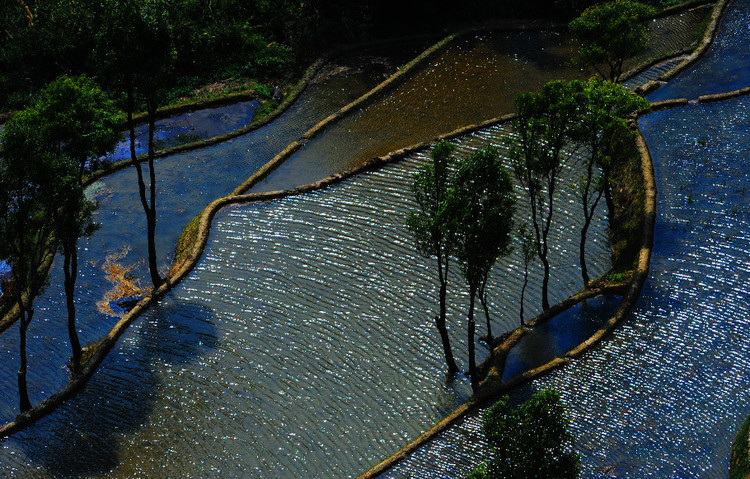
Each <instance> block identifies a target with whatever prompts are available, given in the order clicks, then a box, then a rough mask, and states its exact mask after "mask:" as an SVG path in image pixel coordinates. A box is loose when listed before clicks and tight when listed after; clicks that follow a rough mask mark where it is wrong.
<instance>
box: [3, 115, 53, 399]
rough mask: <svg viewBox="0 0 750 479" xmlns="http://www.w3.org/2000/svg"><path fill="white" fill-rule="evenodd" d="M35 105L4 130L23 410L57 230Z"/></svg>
mask: <svg viewBox="0 0 750 479" xmlns="http://www.w3.org/2000/svg"><path fill="white" fill-rule="evenodd" d="M38 126H39V122H38V121H37V115H36V111H34V109H33V108H30V109H27V110H24V111H22V112H20V113H18V114H17V115H16V116H14V117H13V118H12V119H11V120H9V121H8V123H7V124H6V125H5V129H4V130H3V132H2V135H0V140H1V143H2V146H3V154H2V156H0V259H1V260H3V261H6V262H7V263H8V264H9V265H10V266H11V277H10V288H9V294H10V297H11V299H12V300H13V302H14V303H16V304H18V306H19V308H20V314H21V316H20V318H19V326H20V328H19V331H20V340H19V355H20V366H19V369H18V395H19V400H20V409H21V412H25V411H28V410H29V409H31V401H30V400H29V393H28V387H27V384H26V371H27V361H26V332H27V330H28V328H29V325H30V324H31V320H32V318H33V316H34V299H35V298H36V296H37V295H38V294H39V293H40V292H41V290H42V288H43V286H44V285H45V283H46V281H47V275H46V273H47V271H46V269H45V268H42V265H43V264H44V263H45V261H46V260H47V259H48V258H47V255H48V254H52V253H51V251H53V248H52V246H53V245H54V231H53V227H52V225H53V221H52V217H51V216H52V215H51V210H50V209H49V208H47V205H48V204H49V202H48V199H49V197H50V185H52V184H53V182H54V177H53V175H52V168H51V165H52V164H53V160H54V157H53V156H52V155H49V154H48V153H46V152H45V151H44V150H43V149H41V148H40V144H39V142H37V141H36V139H37V138H39V129H38Z"/></svg>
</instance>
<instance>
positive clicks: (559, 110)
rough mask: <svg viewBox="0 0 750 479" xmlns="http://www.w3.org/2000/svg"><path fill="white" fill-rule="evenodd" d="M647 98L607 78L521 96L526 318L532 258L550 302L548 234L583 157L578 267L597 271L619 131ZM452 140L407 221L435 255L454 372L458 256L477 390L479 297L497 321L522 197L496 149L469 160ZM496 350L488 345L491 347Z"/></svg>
mask: <svg viewBox="0 0 750 479" xmlns="http://www.w3.org/2000/svg"><path fill="white" fill-rule="evenodd" d="M647 106H648V102H646V101H645V100H644V99H642V98H640V97H638V96H635V95H633V94H631V93H630V92H628V91H627V90H625V89H624V88H623V87H622V86H620V85H617V84H614V83H611V82H608V81H605V80H601V79H598V78H594V79H591V80H589V81H587V82H582V81H578V80H572V81H552V82H549V83H547V84H546V85H545V86H544V87H543V88H542V90H541V91H539V92H533V93H526V94H522V95H519V96H518V97H517V99H516V114H517V119H516V120H515V122H514V127H515V132H516V136H514V137H509V138H506V142H507V143H508V144H509V146H510V164H511V165H512V171H513V173H514V176H515V178H516V181H517V182H518V184H519V185H520V187H521V189H522V191H523V194H524V196H525V198H526V201H527V203H528V211H529V218H528V219H527V220H526V221H524V222H523V225H522V226H521V228H519V229H518V231H519V233H518V237H519V242H520V252H521V256H522V259H523V263H524V286H523V288H522V291H521V310H520V320H521V324H523V323H524V312H523V304H524V302H525V297H524V296H525V290H526V284H527V282H528V274H529V266H530V263H531V262H532V261H533V260H534V259H535V258H538V259H539V260H540V262H541V264H542V268H543V276H542V297H541V303H542V304H541V306H542V309H543V310H547V309H549V307H550V304H549V298H548V296H549V292H548V289H549V280H550V271H551V267H550V262H549V253H550V250H551V249H552V247H553V245H552V244H551V240H550V232H551V230H552V224H553V217H554V212H555V211H556V209H557V208H556V203H555V201H556V199H557V197H558V195H559V191H558V190H559V182H560V180H561V175H562V173H563V171H564V170H565V169H566V168H568V167H570V166H573V164H574V163H577V167H578V168H579V169H580V170H581V171H582V174H581V178H580V181H579V192H580V195H579V198H580V205H581V210H582V215H583V222H582V227H581V232H580V255H579V256H580V266H581V273H582V279H583V284H584V286H586V285H588V283H589V281H590V278H589V274H588V269H587V267H586V239H587V236H588V230H589V227H590V225H591V222H592V220H593V218H594V214H595V211H596V209H597V207H598V205H599V203H600V201H601V198H602V197H603V196H605V197H607V198H611V193H610V192H609V191H610V189H611V184H610V178H609V172H610V171H611V166H612V165H611V158H612V156H613V153H614V151H615V149H616V148H617V147H618V143H617V141H616V140H619V139H621V138H623V137H626V136H628V133H627V132H628V130H627V124H626V117H627V116H628V115H630V114H631V113H633V112H635V111H638V110H641V109H644V108H646V107H647ZM454 151H455V146H454V145H452V144H450V143H446V142H444V141H443V142H439V143H437V144H436V145H435V147H434V148H433V150H432V154H431V161H429V162H427V163H426V164H425V165H423V166H422V167H421V168H420V170H419V172H418V173H417V174H416V175H415V180H414V185H413V192H414V196H415V199H416V203H417V208H416V210H415V211H413V212H412V213H411V214H410V216H409V218H408V220H407V225H408V226H409V229H410V231H411V232H412V234H413V236H414V238H415V240H416V244H417V250H418V252H419V253H420V254H421V255H423V256H425V257H428V258H434V259H436V266H437V268H436V269H437V277H438V281H439V288H440V289H439V298H438V303H439V312H438V314H437V315H436V317H435V323H436V326H437V329H438V332H439V334H440V337H441V340H442V344H443V350H444V354H445V359H446V364H447V366H448V371H449V373H451V374H452V373H455V372H457V371H458V367H457V365H456V362H455V359H454V355H453V352H452V348H451V345H450V339H449V336H448V330H447V324H446V323H447V321H446V319H447V318H446V315H447V313H446V311H447V307H446V303H447V285H448V281H449V276H450V265H451V262H452V261H453V260H454V259H455V260H456V261H458V263H459V265H460V267H461V273H462V275H463V277H464V279H465V281H466V284H467V286H468V288H469V310H468V315H467V316H468V348H469V372H470V375H471V380H472V386H473V387H474V388H475V389H476V387H477V386H478V382H479V379H478V378H477V377H476V363H475V351H474V335H475V321H474V309H475V299H476V298H478V299H479V301H480V303H481V305H482V307H483V309H484V314H485V318H486V322H487V337H488V341H489V343H490V344H491V343H492V329H491V324H490V314H489V310H488V305H487V279H488V275H489V272H490V271H491V269H492V267H493V265H494V263H495V262H496V261H497V259H498V258H501V257H503V256H505V255H507V254H508V253H509V252H510V250H511V243H512V238H513V231H514V227H513V215H514V203H515V196H514V192H513V186H512V182H511V180H510V175H509V174H508V173H507V172H506V171H505V170H504V167H503V166H502V165H501V160H500V157H499V154H498V150H497V149H496V148H494V147H488V148H486V149H484V150H479V151H477V152H475V153H473V154H472V155H470V156H469V157H467V158H466V159H463V160H456V159H455V158H454ZM490 350H491V349H490Z"/></svg>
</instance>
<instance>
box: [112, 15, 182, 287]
mask: <svg viewBox="0 0 750 479" xmlns="http://www.w3.org/2000/svg"><path fill="white" fill-rule="evenodd" d="M98 40H99V58H100V62H101V65H102V70H103V75H104V77H105V78H106V79H107V81H108V82H109V83H110V84H111V85H112V87H113V88H117V89H119V90H120V91H122V92H123V93H124V94H125V97H126V100H125V112H126V114H127V122H128V133H129V138H130V158H131V161H132V163H133V166H134V167H135V169H136V172H137V175H138V193H139V196H140V199H141V205H142V206H143V211H144V212H145V214H146V230H147V231H146V234H147V242H148V267H149V273H150V275H151V282H152V283H153V285H154V288H155V289H156V288H158V287H159V286H160V285H161V284H162V283H163V282H164V280H163V279H162V277H161V275H160V274H159V268H158V265H157V255H156V238H155V235H156V173H155V171H154V157H155V152H154V131H155V130H156V110H157V108H158V106H159V103H160V101H161V100H162V95H163V85H164V84H166V83H167V80H168V78H169V75H170V73H171V65H172V63H173V62H174V59H175V55H176V54H175V52H174V50H173V48H172V32H171V27H170V25H169V22H168V17H167V5H166V4H165V3H164V2H163V1H161V0H146V1H136V0H111V2H110V4H109V8H108V9H107V14H106V15H105V17H104V20H103V22H102V28H101V30H100V32H99V35H98ZM139 101H142V102H143V103H145V106H146V112H147V117H148V172H149V185H148V193H147V191H146V190H147V187H146V183H145V180H144V176H143V169H142V167H141V164H140V163H139V162H138V160H137V155H136V151H135V139H136V137H135V123H134V121H133V114H134V113H135V111H136V107H137V106H138V104H139V103H138V102H139Z"/></svg>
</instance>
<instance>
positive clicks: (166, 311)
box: [3, 299, 218, 477]
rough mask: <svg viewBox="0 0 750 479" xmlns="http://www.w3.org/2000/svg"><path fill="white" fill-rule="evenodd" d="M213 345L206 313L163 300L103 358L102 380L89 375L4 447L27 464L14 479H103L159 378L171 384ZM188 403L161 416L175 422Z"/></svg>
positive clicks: (145, 413)
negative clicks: (76, 392) (73, 396)
mask: <svg viewBox="0 0 750 479" xmlns="http://www.w3.org/2000/svg"><path fill="white" fill-rule="evenodd" d="M217 344H218V337H217V336H216V328H215V325H214V319H213V317H212V315H211V312H210V310H209V309H207V308H205V307H203V306H200V305H198V304H195V303H188V302H182V301H174V300H171V299H170V300H169V301H166V302H164V303H161V304H159V305H158V306H156V307H154V308H152V309H151V310H149V313H148V315H147V316H146V317H145V318H144V319H143V320H142V321H141V322H139V323H137V325H136V326H133V327H132V330H131V331H129V332H128V333H127V337H126V338H125V339H124V340H123V343H122V344H121V345H120V346H118V347H117V348H116V349H115V350H114V351H113V352H112V353H111V357H109V358H107V362H106V370H107V373H106V374H97V375H96V376H94V378H93V379H92V380H91V381H90V382H89V383H88V385H87V387H86V390H85V392H84V393H83V394H81V395H80V396H79V398H78V399H77V400H76V401H75V402H71V403H69V404H66V405H64V406H63V407H62V408H61V409H60V410H58V411H57V412H56V413H55V415H54V416H53V417H52V418H49V419H46V420H43V421H42V422H40V424H39V425H38V426H36V427H34V428H31V429H28V430H26V431H23V432H21V433H19V434H17V435H15V436H12V437H11V438H9V439H7V440H6V441H5V443H4V444H3V446H4V449H5V453H8V452H10V451H16V453H21V452H22V453H23V454H24V455H25V456H26V457H27V458H28V464H27V466H26V468H27V469H26V468H25V469H26V470H25V471H22V470H21V469H19V470H18V471H17V472H18V475H19V477H31V476H33V477H43V476H46V475H50V476H52V477H92V476H99V475H101V476H105V475H107V472H108V471H110V470H112V469H113V468H116V467H118V465H119V464H120V463H121V462H122V461H124V460H125V459H124V458H123V457H122V451H121V447H120V443H121V441H122V438H123V437H127V435H130V434H133V433H134V432H136V431H138V430H140V428H141V427H142V425H143V423H144V422H145V421H146V419H147V418H148V417H149V416H150V415H151V414H152V413H153V411H154V404H155V403H156V402H157V399H158V398H160V396H161V395H162V394H163V389H164V382H165V381H166V380H167V373H169V380H174V379H175V377H174V376H175V375H176V374H175V373H176V372H178V371H181V370H185V369H186V368H188V367H190V364H191V363H193V362H195V361H197V360H199V359H200V358H202V357H205V356H207V355H210V354H211V353H212V352H213V351H214V350H215V349H216V347H217ZM190 402H191V401H190V399H189V398H183V401H181V403H180V404H179V407H178V408H174V409H170V410H168V411H162V412H161V413H162V414H168V415H169V416H170V418H171V419H172V420H176V421H180V422H182V418H183V417H184V415H185V412H186V409H187V408H188V406H189V405H190ZM192 406H195V407H196V408H197V410H195V411H193V414H194V413H197V412H200V409H201V408H202V407H203V405H202V404H200V403H196V404H193V405H192ZM202 413H205V411H202ZM185 423H186V424H187V421H186V422H185ZM149 449H151V450H150V451H149V452H150V453H151V455H153V459H152V460H155V461H159V460H160V458H161V455H160V454H159V453H157V452H156V451H154V450H153V445H152V446H151V447H150V448H149ZM149 449H146V450H147V451H148V450H149ZM11 453H13V452H11ZM31 467H33V468H34V469H35V472H34V473H33V474H32V471H31Z"/></svg>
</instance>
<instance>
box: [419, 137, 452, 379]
mask: <svg viewBox="0 0 750 479" xmlns="http://www.w3.org/2000/svg"><path fill="white" fill-rule="evenodd" d="M455 149H456V147H455V145H453V144H451V143H448V142H446V141H440V142H438V143H437V144H436V145H435V146H434V147H433V149H432V153H431V155H430V157H431V161H430V162H428V163H426V164H425V165H423V166H422V167H421V168H420V169H419V171H418V172H417V174H416V175H414V184H413V185H412V191H413V192H414V198H415V200H416V202H417V209H416V210H415V211H413V212H411V214H409V217H408V218H407V220H406V223H407V226H408V227H409V230H410V231H411V233H412V235H413V236H414V239H415V241H416V243H417V251H418V252H419V254H421V255H422V256H424V257H425V258H432V257H434V258H435V259H436V260H437V273H438V281H439V282H440V297H439V304H440V311H439V313H438V314H437V315H436V316H435V325H436V327H437V329H438V332H439V333H440V339H441V340H442V343H443V352H444V354H445V362H446V364H447V365H448V374H455V373H456V372H458V366H457V365H456V361H455V359H454V358H453V351H452V350H451V344H450V338H449V337H448V330H447V328H446V295H447V286H448V275H449V272H450V258H451V256H450V253H451V248H450V242H449V238H450V232H449V231H448V230H447V228H449V227H450V225H451V223H450V221H448V216H447V215H448V213H449V211H448V210H447V209H446V204H445V200H446V196H447V193H448V184H449V178H450V168H451V165H452V164H453V162H454V157H453V152H454V151H455Z"/></svg>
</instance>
